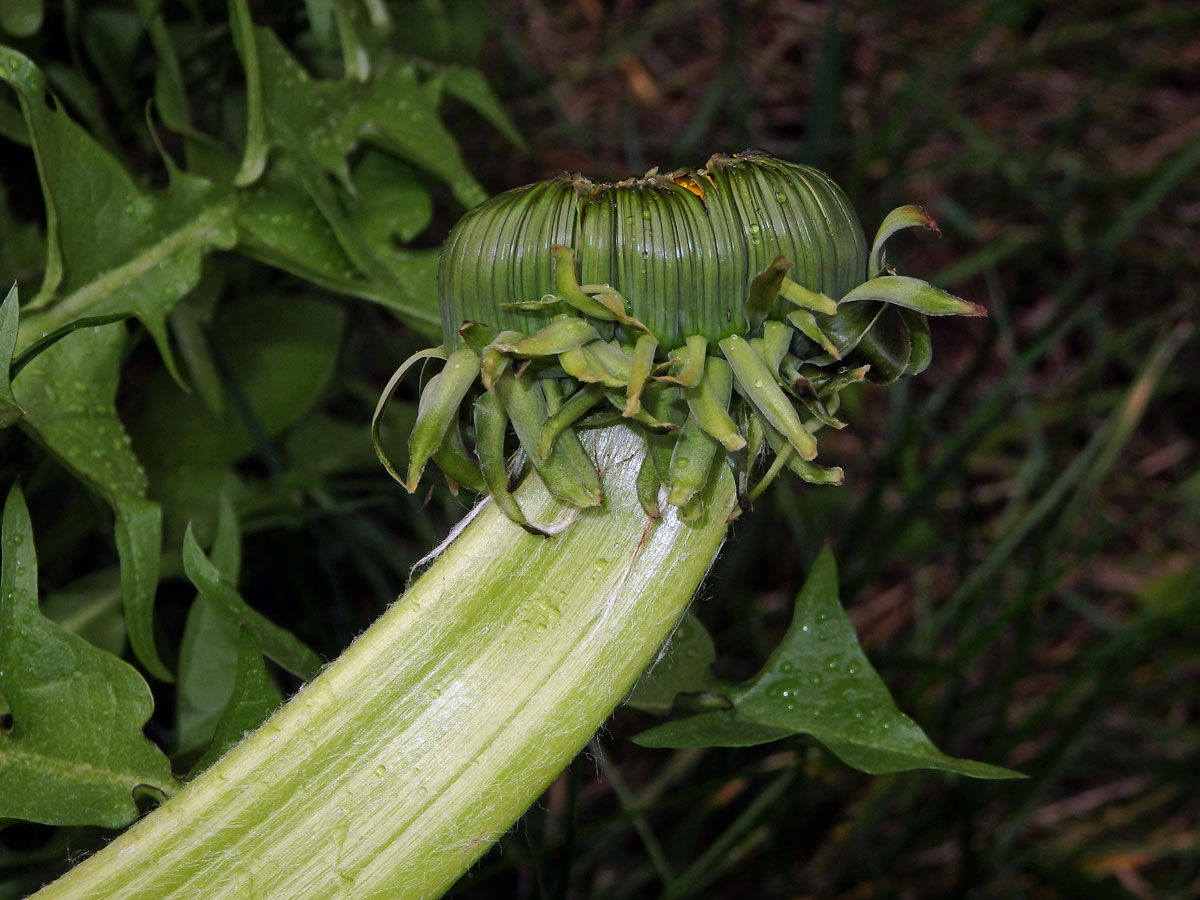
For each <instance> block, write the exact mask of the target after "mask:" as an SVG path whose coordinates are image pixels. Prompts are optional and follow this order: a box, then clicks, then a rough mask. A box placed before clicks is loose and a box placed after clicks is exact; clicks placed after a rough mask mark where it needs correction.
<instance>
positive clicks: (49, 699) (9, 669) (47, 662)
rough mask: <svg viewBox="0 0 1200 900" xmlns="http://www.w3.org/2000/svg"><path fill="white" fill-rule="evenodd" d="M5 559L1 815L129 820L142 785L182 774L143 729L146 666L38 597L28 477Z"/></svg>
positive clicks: (0, 591)
mask: <svg viewBox="0 0 1200 900" xmlns="http://www.w3.org/2000/svg"><path fill="white" fill-rule="evenodd" d="M2 546H3V563H2V566H0V694H2V695H3V697H4V701H5V702H6V703H7V705H8V709H9V714H10V715H11V717H12V726H11V728H7V729H3V730H0V818H4V817H11V818H19V819H27V820H29V821H33V822H44V823H47V824H52V825H101V826H104V827H107V828H119V827H121V826H123V825H127V824H129V823H130V822H131V821H133V820H134V819H135V818H137V816H138V806H137V803H136V802H135V797H134V793H135V791H136V790H138V789H139V788H142V787H150V788H153V789H155V790H157V791H159V792H161V793H163V794H168V793H171V792H173V791H174V790H175V788H176V787H177V784H176V782H175V780H174V778H172V776H171V769H170V765H169V764H168V762H167V759H166V757H165V756H163V755H162V753H161V752H160V751H159V750H158V748H157V747H155V746H154V744H152V743H151V742H150V741H149V740H148V739H147V738H146V737H145V736H144V735H143V734H142V726H143V725H144V724H145V722H146V721H147V719H149V718H150V714H151V712H152V711H153V708H154V702H153V699H152V698H151V695H150V690H149V688H148V687H147V686H146V683H145V682H144V681H143V680H142V678H141V676H140V675H138V674H137V672H136V671H134V669H133V668H132V667H130V666H129V665H127V664H126V663H124V662H122V661H121V660H119V659H118V658H117V657H115V656H113V655H112V654H110V653H108V652H106V651H104V650H101V649H99V648H98V647H94V646H92V645H91V644H89V643H88V642H87V641H85V640H84V639H83V638H81V637H79V636H77V635H75V634H71V633H70V632H68V631H65V630H63V629H62V628H61V627H59V626H58V625H56V624H54V623H53V622H51V621H50V620H49V619H47V618H46V617H45V616H43V615H42V613H41V611H40V610H39V608H38V602H37V555H36V553H35V551H34V545H33V530H32V527H31V526H30V522H29V512H28V510H27V509H26V506H25V499H24V497H23V496H22V493H21V490H20V488H19V487H14V488H13V489H12V491H11V492H10V493H9V497H8V502H7V503H6V504H5V507H4V525H3V535H2Z"/></svg>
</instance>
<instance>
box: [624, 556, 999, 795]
mask: <svg viewBox="0 0 1200 900" xmlns="http://www.w3.org/2000/svg"><path fill="white" fill-rule="evenodd" d="M685 674H686V675H687V676H688V677H689V678H696V677H697V673H696V672H695V670H694V669H692V670H686V671H685ZM707 678H710V676H708V675H707V673H705V672H702V673H700V675H699V680H697V681H695V682H693V683H694V684H698V685H706V684H710V682H709V681H706V680H705V679H707ZM667 683H668V684H669V685H671V686H678V685H680V684H682V683H684V682H683V681H682V680H681V679H679V678H675V677H670V678H668V679H667ZM695 689H697V688H693V690H695ZM700 689H703V688H700ZM724 693H725V695H726V696H727V697H728V699H729V700H730V702H731V704H732V706H731V708H729V709H727V710H720V711H713V712H705V713H701V714H700V715H696V716H691V717H688V718H684V719H677V720H675V721H672V722H668V723H666V724H664V725H659V726H658V727H656V728H652V729H650V730H649V731H645V732H643V733H642V734H640V735H638V736H637V737H636V738H635V740H636V741H637V742H638V743H639V744H642V745H644V746H647V747H711V746H720V747H744V746H750V745H753V744H760V743H764V742H766V741H771V740H777V739H779V738H782V737H787V736H789V735H793V734H807V735H810V736H811V737H813V738H815V739H816V740H818V741H820V742H821V743H822V744H824V745H825V746H826V747H827V748H828V749H829V750H831V751H832V752H833V753H834V754H835V755H836V756H838V757H839V758H841V760H842V761H843V762H845V763H847V764H848V765H851V766H854V767H855V768H857V769H861V770H862V771H864V772H868V773H871V774H876V775H878V774H884V773H888V772H900V771H904V770H907V769H943V770H945V771H949V772H957V773H959V774H961V775H970V776H973V777H975V778H1017V777H1021V776H1020V775H1018V774H1017V773H1015V772H1012V771H1010V770H1008V769H1002V768H1000V767H999V766H992V765H988V764H986V763H979V762H972V761H970V760H964V759H956V758H954V757H950V756H947V755H946V754H944V753H942V752H941V751H940V750H938V749H937V748H936V747H934V745H933V744H932V743H930V741H929V739H928V738H927V737H926V736H925V733H924V732H923V731H922V730H921V729H920V727H919V726H918V725H917V724H916V723H915V722H913V721H912V719H910V718H908V717H907V716H906V715H904V714H903V713H902V712H900V710H899V709H897V707H896V704H895V701H893V700H892V697H891V694H890V693H889V692H888V689H887V687H886V686H885V685H884V683H883V681H882V680H881V679H880V678H879V676H878V675H877V674H876V672H875V670H874V669H873V668H872V667H871V664H870V662H869V661H868V660H867V657H866V655H865V654H864V653H863V652H862V649H861V648H860V647H859V646H858V640H857V638H856V637H855V634H854V627H853V626H852V625H851V624H850V619H849V618H848V617H847V616H846V613H845V612H844V611H843V610H842V608H841V605H840V604H839V602H838V588H837V568H836V566H835V564H834V561H833V553H832V551H830V550H829V548H828V547H827V548H825V549H824V550H823V551H822V552H821V554H820V555H819V556H818V557H817V560H816V562H815V563H814V564H813V568H812V571H811V572H810V573H809V576H808V579H807V580H806V581H805V583H804V587H803V588H801V590H800V594H799V596H797V598H796V604H795V612H794V616H793V619H792V624H791V626H790V627H789V628H788V631H787V633H786V634H785V635H784V638H783V640H782V641H781V642H780V644H779V646H778V647H777V648H776V649H775V651H774V652H773V653H772V654H771V656H770V658H769V659H768V660H767V662H766V664H765V665H764V666H763V668H762V670H761V671H760V672H759V673H758V674H757V675H756V676H754V677H753V678H752V679H750V680H749V681H747V682H745V683H743V684H741V685H737V686H736V687H733V688H729V689H726V690H725V691H724ZM653 699H655V700H657V706H658V707H659V708H661V707H662V697H661V695H660V696H658V697H657V698H653Z"/></svg>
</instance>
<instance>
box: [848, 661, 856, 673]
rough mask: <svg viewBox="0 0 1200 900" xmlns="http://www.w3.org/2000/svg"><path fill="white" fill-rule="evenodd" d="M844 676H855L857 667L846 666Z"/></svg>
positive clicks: (852, 665)
mask: <svg viewBox="0 0 1200 900" xmlns="http://www.w3.org/2000/svg"><path fill="white" fill-rule="evenodd" d="M846 674H847V675H857V674H858V666H856V665H854V664H853V663H851V664H850V665H848V666H846Z"/></svg>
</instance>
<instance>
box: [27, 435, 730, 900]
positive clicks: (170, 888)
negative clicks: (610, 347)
mask: <svg viewBox="0 0 1200 900" xmlns="http://www.w3.org/2000/svg"><path fill="white" fill-rule="evenodd" d="M642 447H643V442H642V440H641V439H640V438H638V437H636V436H634V435H633V434H632V433H631V432H629V431H627V430H625V429H624V428H613V429H608V430H606V431H605V432H602V433H601V434H599V435H598V436H597V438H596V446H595V447H594V448H592V449H594V452H595V453H596V454H597V459H598V461H599V463H600V469H601V471H602V472H603V473H604V496H605V502H604V505H603V506H602V507H599V508H591V509H584V510H581V511H578V512H576V511H574V510H568V508H567V507H565V506H563V505H562V504H560V503H558V502H557V501H555V500H553V499H552V498H551V497H550V496H549V495H548V494H547V492H546V491H545V488H544V487H543V486H542V485H541V484H540V482H538V481H537V479H536V477H531V478H530V479H528V481H527V483H526V484H525V485H524V486H523V487H522V488H521V489H520V490H519V491H518V496H519V499H520V503H521V506H522V508H523V509H525V510H527V511H528V512H529V514H530V515H531V516H532V517H533V518H535V519H536V520H537V521H542V522H552V521H555V520H556V519H561V518H563V517H565V516H567V515H575V516H576V517H577V518H576V519H575V521H574V522H573V523H572V524H571V525H570V527H569V528H566V529H565V530H564V531H563V532H562V533H561V534H560V535H558V536H557V537H554V538H542V537H536V536H533V535H530V534H528V533H527V532H526V531H524V530H522V529H521V528H519V527H518V526H517V525H514V524H513V523H512V522H510V521H509V520H508V519H507V518H505V516H504V515H503V514H502V513H501V512H500V511H499V510H498V509H497V508H496V507H495V506H494V505H493V504H491V503H486V504H485V505H484V506H483V507H482V508H480V509H479V510H478V514H477V515H475V516H474V518H473V519H471V521H470V522H469V523H468V524H466V526H465V527H463V529H462V532H461V533H460V534H459V535H458V537H457V538H456V539H455V540H454V541H453V542H451V543H450V544H449V546H448V547H446V549H445V550H444V552H442V554H441V555H440V556H439V557H438V558H437V559H436V560H435V561H434V563H433V564H432V565H431V566H430V567H429V568H428V569H427V570H426V571H425V573H424V574H423V575H422V576H421V577H420V579H419V580H417V581H416V582H415V583H414V584H413V586H412V587H411V588H410V590H409V591H408V592H407V593H406V594H404V596H402V597H401V598H400V599H399V600H397V601H396V603H395V604H394V605H393V606H392V607H391V608H390V609H389V610H388V611H387V612H386V613H385V614H384V615H383V616H382V617H381V618H380V619H379V621H378V622H376V623H375V624H374V625H373V626H372V627H371V628H370V629H368V630H367V631H366V632H365V633H364V634H362V635H361V636H360V637H359V638H358V639H357V640H356V641H355V642H354V643H353V644H352V645H351V646H350V647H349V648H348V649H347V650H346V652H345V653H343V654H342V656H341V657H340V658H338V660H337V661H335V662H333V663H331V664H330V665H329V666H327V667H326V669H325V670H324V671H323V672H322V673H321V674H320V675H319V676H318V677H317V678H316V679H315V680H314V681H312V682H311V683H310V684H308V685H306V686H305V687H304V688H303V689H302V690H301V691H300V692H299V693H298V694H297V695H296V696H295V697H294V698H293V699H292V700H290V701H289V702H288V703H287V704H286V705H285V706H283V707H282V708H281V709H280V710H279V711H278V712H276V713H275V715H273V716H272V717H271V718H270V719H269V720H268V721H267V722H266V723H265V724H264V725H263V726H262V727H261V728H259V729H258V730H257V731H255V732H254V733H252V734H251V735H249V736H248V737H247V738H246V739H245V740H244V741H243V742H242V743H241V744H240V745H238V746H237V747H235V748H234V749H233V750H231V751H230V752H229V753H228V754H227V755H226V756H225V757H224V758H222V759H221V760H220V761H219V762H217V763H216V764H215V765H214V766H213V767H212V768H211V769H209V770H208V771H206V772H205V773H204V774H202V775H201V776H200V777H198V778H197V779H196V780H195V781H193V782H192V783H191V784H189V785H188V786H187V787H186V788H185V789H184V790H182V791H181V792H180V793H179V794H177V795H176V796H174V797H172V798H171V799H170V800H169V801H167V802H166V803H165V804H164V805H163V806H162V807H160V808H159V809H157V810H155V811H154V812H152V813H150V814H149V815H148V816H146V817H145V818H144V819H142V820H141V821H139V822H138V823H137V824H135V825H134V826H133V827H132V828H130V829H129V830H128V831H127V832H125V833H124V834H122V835H121V836H120V837H118V838H117V839H116V840H115V841H113V843H111V844H110V845H108V846H107V847H105V848H104V849H103V850H102V851H100V852H99V853H97V854H95V855H94V856H92V857H90V858H89V859H87V860H85V861H84V862H83V863H81V864H80V865H79V866H77V867H76V868H74V869H72V870H71V871H70V872H68V873H67V874H66V875H64V876H63V877H62V878H60V879H59V880H58V881H56V882H54V883H52V884H50V885H48V886H47V887H45V888H43V889H42V891H41V892H39V893H38V894H36V895H35V896H36V897H37V898H38V900H55V898H70V900H80V898H90V900H101V898H118V897H119V898H122V900H184V898H187V900H193V898H197V897H204V898H205V900H233V898H237V900H258V898H288V900H305V898H312V900H317V898H321V900H325V898H331V897H345V898H385V897H386V898H389V900H402V898H433V897H437V896H439V895H440V894H441V893H442V892H443V891H445V890H446V889H447V888H449V886H450V885H451V884H453V883H454V881H455V880H456V879H457V878H458V877H459V875H461V874H462V873H463V872H464V871H465V870H466V868H467V867H468V866H469V865H470V864H471V862H472V861H474V860H475V859H477V858H478V857H479V856H480V855H481V854H482V853H483V852H484V851H485V850H486V849H487V848H488V847H489V846H490V845H491V844H492V843H493V842H494V841H495V840H496V838H497V837H499V836H500V835H501V834H503V832H504V831H505V830H506V829H508V828H509V827H510V826H511V825H512V823H513V822H514V821H515V820H516V819H517V818H518V817H519V816H520V815H521V814H522V813H523V812H524V811H525V809H526V808H527V807H528V806H529V805H530V804H531V803H532V802H533V801H534V800H535V799H536V798H537V796H538V795H539V794H540V793H541V791H542V790H543V789H544V788H545V787H546V786H547V785H548V784H549V782H550V781H551V780H552V779H553V778H554V777H555V776H556V775H557V774H558V773H559V772H560V771H561V770H562V768H563V767H564V766H565V765H566V764H567V763H568V762H569V761H570V759H571V758H572V757H573V756H574V755H575V754H576V753H577V752H578V751H579V750H580V748H582V747H583V746H584V744H585V743H586V742H587V740H588V738H589V737H590V736H591V735H592V734H593V732H594V731H595V730H596V729H597V727H598V726H599V725H600V724H601V723H602V722H603V721H604V719H605V718H606V717H607V716H608V715H609V713H610V712H611V711H612V709H613V708H614V707H615V706H616V705H617V703H619V702H620V700H621V699H622V697H623V696H624V695H625V694H626V692H627V691H628V690H629V689H630V687H631V686H632V685H633V683H634V681H635V680H636V679H637V677H638V675H639V674H641V672H642V671H643V670H644V669H645V668H646V666H647V665H648V664H649V662H650V661H651V660H652V659H653V657H654V654H655V653H656V652H657V650H658V648H659V646H660V645H661V644H662V642H663V641H664V640H665V639H666V637H667V636H668V635H669V634H670V632H671V630H672V628H673V627H674V625H675V623H676V622H677V621H678V620H679V617H680V615H681V614H682V612H683V611H684V609H685V608H686V607H687V604H688V602H689V601H690V599H691V597H692V594H693V592H694V591H695V589H696V587H697V585H698V584H699V582H700V580H701V579H702V578H703V577H704V574H705V572H706V571H707V569H708V567H709V565H710V564H711V562H712V560H713V558H714V557H715V555H716V552H717V550H718V548H719V546H720V544H721V541H722V540H723V537H724V534H725V529H726V520H727V518H728V516H729V513H730V511H731V509H732V505H733V484H732V479H731V478H730V477H729V476H728V475H723V477H721V478H719V479H716V480H715V484H714V485H713V487H712V488H711V489H710V490H711V495H710V496H709V497H708V499H707V502H706V503H705V504H704V513H703V515H702V516H701V517H700V518H699V519H696V520H693V521H691V522H688V523H684V522H682V521H680V520H679V519H678V518H677V515H676V510H674V509H673V508H669V507H664V509H663V514H662V517H661V518H660V519H657V520H651V519H648V518H647V516H646V514H645V512H644V511H643V510H642V507H641V506H640V505H639V503H638V499H637V492H636V478H637V473H638V469H639V466H640V464H641V453H642Z"/></svg>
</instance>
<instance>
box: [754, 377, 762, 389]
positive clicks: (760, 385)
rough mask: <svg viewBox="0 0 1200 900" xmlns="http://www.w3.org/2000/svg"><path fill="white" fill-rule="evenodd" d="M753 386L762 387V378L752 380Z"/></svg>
mask: <svg viewBox="0 0 1200 900" xmlns="http://www.w3.org/2000/svg"><path fill="white" fill-rule="evenodd" d="M754 386H755V387H756V388H760V387H762V386H763V381H762V379H761V378H759V379H757V380H756V381H755V382H754Z"/></svg>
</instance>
